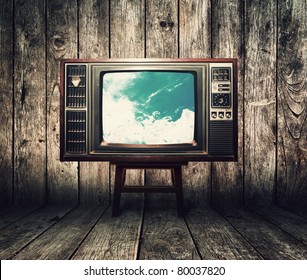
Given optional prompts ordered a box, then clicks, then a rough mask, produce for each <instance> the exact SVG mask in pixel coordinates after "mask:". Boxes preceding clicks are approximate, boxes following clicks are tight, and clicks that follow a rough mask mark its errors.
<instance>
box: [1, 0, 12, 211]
mask: <svg viewBox="0 0 307 280" xmlns="http://www.w3.org/2000/svg"><path fill="white" fill-rule="evenodd" d="M0 7H1V10H0V76H1V79H0V108H1V110H0V124H1V125H0V204H1V205H2V206H7V205H10V204H12V202H13V201H12V192H13V180H12V178H13V177H12V176H13V174H12V173H13V161H12V160H13V151H12V145H13V80H12V76H13V67H12V65H13V2H12V1H9V2H8V1H6V0H1V1H0Z"/></svg>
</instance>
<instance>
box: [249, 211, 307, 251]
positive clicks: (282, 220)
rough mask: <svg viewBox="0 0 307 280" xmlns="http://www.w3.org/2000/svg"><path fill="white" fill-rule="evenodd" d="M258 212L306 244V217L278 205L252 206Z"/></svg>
mask: <svg viewBox="0 0 307 280" xmlns="http://www.w3.org/2000/svg"><path fill="white" fill-rule="evenodd" d="M253 210H255V211H256V212H257V213H258V214H260V215H261V216H262V217H264V218H265V219H267V220H269V221H270V222H272V223H273V224H275V225H276V226H278V227H279V228H281V229H283V230H284V231H286V232H288V233H289V234H290V235H292V236H293V237H295V238H296V239H297V240H299V241H301V242H302V243H304V244H305V245H307V219H304V218H302V217H300V216H298V215H296V214H293V213H291V212H289V211H285V210H283V209H281V208H279V207H275V206H269V207H255V208H254V207H253Z"/></svg>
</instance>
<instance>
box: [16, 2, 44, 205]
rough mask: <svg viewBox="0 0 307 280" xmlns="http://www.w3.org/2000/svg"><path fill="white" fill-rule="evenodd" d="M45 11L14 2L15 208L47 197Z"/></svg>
mask: <svg viewBox="0 0 307 280" xmlns="http://www.w3.org/2000/svg"><path fill="white" fill-rule="evenodd" d="M44 11H45V7H44V2H43V1H38V0H32V1H30V0H29V1H21V0H16V1H15V65H14V74H15V76H14V78H15V81H14V91H15V94H14V102H15V120H14V138H15V143H14V160H15V163H14V165H15V171H14V174H15V178H14V180H15V182H14V186H15V188H14V194H15V202H16V204H42V203H44V202H45V196H46V82H45V73H46V71H45V59H46V57H45V46H46V42H45V15H44Z"/></svg>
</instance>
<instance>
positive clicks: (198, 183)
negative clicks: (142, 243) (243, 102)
mask: <svg viewBox="0 0 307 280" xmlns="http://www.w3.org/2000/svg"><path fill="white" fill-rule="evenodd" d="M179 11H180V13H179V20H180V21H179V57H190V58H198V57H210V56H211V24H210V23H211V2H210V1H208V0H205V1H202V0H193V1H188V0H180V6H179ZM210 173H211V164H210V163H202V162H193V163H189V165H188V166H187V167H184V168H183V182H184V188H183V189H184V201H185V205H186V207H187V208H193V207H202V206H204V204H208V203H210V200H211V174H210Z"/></svg>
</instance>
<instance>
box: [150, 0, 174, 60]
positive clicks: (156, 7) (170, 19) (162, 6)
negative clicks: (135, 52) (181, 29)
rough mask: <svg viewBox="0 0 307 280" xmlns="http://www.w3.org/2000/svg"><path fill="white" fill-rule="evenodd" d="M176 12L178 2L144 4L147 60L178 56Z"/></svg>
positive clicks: (167, 0) (164, 0)
mask: <svg viewBox="0 0 307 280" xmlns="http://www.w3.org/2000/svg"><path fill="white" fill-rule="evenodd" d="M177 11H178V2H177V1H174V0H163V1H162V0H159V1H147V2H146V57H147V58H156V57H160V58H164V57H166V58H174V57H177V56H178V12H177ZM161 22H165V23H166V26H165V27H162V26H161V24H162V23H161ZM172 23H173V26H172V25H171V24H172Z"/></svg>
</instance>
